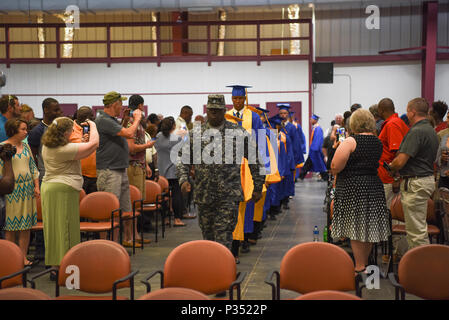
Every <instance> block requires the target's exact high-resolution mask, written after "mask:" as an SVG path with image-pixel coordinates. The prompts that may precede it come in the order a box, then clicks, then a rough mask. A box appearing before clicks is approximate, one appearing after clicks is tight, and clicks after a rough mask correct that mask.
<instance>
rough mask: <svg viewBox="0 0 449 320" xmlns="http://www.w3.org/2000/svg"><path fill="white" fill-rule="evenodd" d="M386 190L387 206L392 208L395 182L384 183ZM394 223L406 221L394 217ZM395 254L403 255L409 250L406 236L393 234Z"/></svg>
mask: <svg viewBox="0 0 449 320" xmlns="http://www.w3.org/2000/svg"><path fill="white" fill-rule="evenodd" d="M384 191H385V199H386V200H387V208H388V210H390V206H391V201H393V198H394V195H395V193H393V184H392V183H384ZM391 223H392V224H393V225H395V224H404V222H402V221H399V220H396V219H393V220H392V221H391ZM392 240H393V254H397V255H400V256H402V255H403V254H404V253H405V252H406V251H407V247H408V245H407V241H406V239H405V237H403V236H400V235H393V237H392Z"/></svg>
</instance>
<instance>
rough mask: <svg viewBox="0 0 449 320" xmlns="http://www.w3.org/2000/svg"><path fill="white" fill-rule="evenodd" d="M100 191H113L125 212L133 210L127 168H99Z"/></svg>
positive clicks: (98, 183) (98, 185)
mask: <svg viewBox="0 0 449 320" xmlns="http://www.w3.org/2000/svg"><path fill="white" fill-rule="evenodd" d="M97 189H98V191H105V192H111V193H113V194H115V196H116V197H117V198H118V199H119V202H120V208H121V209H122V211H123V212H130V211H132V207H131V199H130V195H129V182H128V175H127V174H126V170H125V169H123V170H111V169H101V170H97Z"/></svg>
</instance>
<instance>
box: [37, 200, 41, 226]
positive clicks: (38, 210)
mask: <svg viewBox="0 0 449 320" xmlns="http://www.w3.org/2000/svg"><path fill="white" fill-rule="evenodd" d="M36 211H37V221H42V202H41V197H37V198H36Z"/></svg>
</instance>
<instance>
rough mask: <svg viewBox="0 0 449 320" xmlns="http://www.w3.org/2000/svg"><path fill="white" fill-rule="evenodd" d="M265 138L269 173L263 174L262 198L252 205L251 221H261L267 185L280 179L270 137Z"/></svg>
mask: <svg viewBox="0 0 449 320" xmlns="http://www.w3.org/2000/svg"><path fill="white" fill-rule="evenodd" d="M266 138H267V146H268V154H269V156H270V174H267V175H266V176H265V184H264V185H263V189H262V198H260V200H259V201H257V202H256V203H255V206H254V218H253V221H257V222H261V221H262V218H263V207H264V205H265V198H266V196H267V185H269V184H273V183H278V182H280V181H281V176H280V174H279V170H278V166H277V162H276V156H275V154H274V150H273V148H272V146H271V143H270V139H268V137H266Z"/></svg>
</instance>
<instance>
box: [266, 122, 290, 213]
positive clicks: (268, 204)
mask: <svg viewBox="0 0 449 320" xmlns="http://www.w3.org/2000/svg"><path fill="white" fill-rule="evenodd" d="M263 125H264V127H265V130H266V135H267V137H268V139H270V137H271V136H270V133H271V130H270V129H269V128H267V126H266V125H265V124H263ZM276 145H277V144H276ZM276 150H277V148H276ZM273 151H275V150H273ZM275 152H276V151H275ZM284 152H285V151H284ZM265 155H266V157H267V159H265V170H267V173H269V172H270V170H271V162H270V156H269V151H268V145H267V147H266V153H265ZM279 161H280V157H279V155H278V159H277V163H276V164H277V167H278V171H279ZM277 184H279V183H275V184H270V185H269V186H268V187H267V193H266V196H265V202H264V205H263V215H262V221H264V220H266V218H267V212H268V210H270V207H271V205H272V204H271V202H272V194H273V192H274V186H275V185H277Z"/></svg>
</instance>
